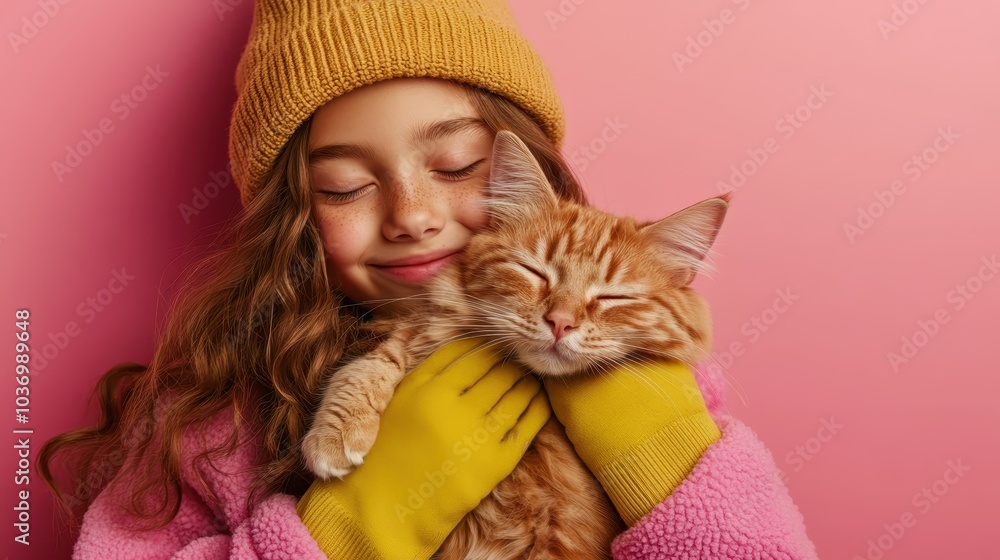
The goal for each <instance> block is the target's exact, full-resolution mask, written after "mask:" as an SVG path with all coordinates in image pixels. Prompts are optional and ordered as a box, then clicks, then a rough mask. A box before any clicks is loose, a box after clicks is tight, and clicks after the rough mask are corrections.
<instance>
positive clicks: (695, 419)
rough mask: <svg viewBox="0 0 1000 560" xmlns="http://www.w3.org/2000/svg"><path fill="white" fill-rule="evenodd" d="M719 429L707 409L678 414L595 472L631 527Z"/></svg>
mask: <svg viewBox="0 0 1000 560" xmlns="http://www.w3.org/2000/svg"><path fill="white" fill-rule="evenodd" d="M720 437H722V432H721V431H719V427H718V426H717V425H716V424H715V421H714V420H713V419H712V417H711V416H710V415H709V414H708V412H701V413H698V414H692V415H689V416H685V417H683V418H680V419H678V420H676V421H674V422H672V423H670V424H669V425H668V426H666V427H664V428H663V429H661V430H660V431H659V432H657V433H656V434H654V435H653V437H651V438H650V439H649V440H648V441H646V442H644V443H643V444H641V445H639V446H637V447H634V448H632V449H631V450H630V451H628V452H627V453H624V454H622V455H620V456H618V457H617V458H615V459H614V460H612V461H611V462H609V463H608V464H607V465H605V466H604V467H602V468H601V469H600V470H599V471H598V472H597V473H595V476H596V477H597V479H598V481H599V482H600V483H601V486H602V487H603V488H604V491H605V492H607V493H608V497H610V498H611V501H612V502H613V503H614V504H615V508H616V509H617V510H618V513H619V515H621V517H622V519H623V520H624V521H625V523H626V524H628V525H629V526H630V527H631V526H632V525H633V524H635V522H636V521H638V520H639V519H641V518H642V517H643V516H645V515H646V514H648V513H649V512H650V511H652V510H653V508H654V507H655V506H656V505H657V504H659V503H660V502H662V501H663V500H665V499H666V498H667V497H668V496H669V495H670V494H671V493H672V492H673V491H674V489H675V488H677V487H678V486H679V485H680V484H681V482H683V481H684V479H685V478H686V477H687V475H688V473H690V472H691V470H692V469H693V468H694V466H695V464H696V463H697V462H698V460H699V459H700V458H701V455H702V454H703V453H704V452H705V450H706V449H708V447H709V446H710V445H712V444H713V443H715V442H716V441H717V440H718V439H719V438H720Z"/></svg>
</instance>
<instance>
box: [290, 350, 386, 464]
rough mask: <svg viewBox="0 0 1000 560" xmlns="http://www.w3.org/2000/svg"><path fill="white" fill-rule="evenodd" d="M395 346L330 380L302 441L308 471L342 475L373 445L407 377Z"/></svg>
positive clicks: (353, 365)
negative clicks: (400, 386)
mask: <svg viewBox="0 0 1000 560" xmlns="http://www.w3.org/2000/svg"><path fill="white" fill-rule="evenodd" d="M393 346H395V345H391V344H386V345H383V346H380V347H379V348H378V349H376V350H375V351H374V352H372V353H370V354H368V355H366V356H363V357H361V358H359V359H357V360H354V361H353V362H351V363H349V364H347V365H346V366H344V367H343V368H341V369H340V370H339V371H337V372H336V373H335V374H334V375H333V377H332V378H331V379H330V383H329V384H328V385H327V387H326V389H325V390H324V392H323V400H322V402H321V403H320V406H319V409H317V411H316V416H315V418H314V419H313V423H312V426H311V427H310V429H309V432H308V433H307V434H306V437H305V439H303V441H302V455H303V457H304V459H305V463H306V467H307V468H308V469H309V470H310V471H312V472H313V473H314V474H316V476H318V477H319V478H322V479H324V480H326V479H329V478H330V477H334V476H335V477H338V478H339V477H343V476H344V475H346V474H347V473H349V472H351V471H352V470H353V469H354V468H355V467H356V466H358V465H360V464H361V463H362V461H363V460H364V457H365V455H367V454H368V451H369V450H371V448H372V445H373V444H374V443H375V436H376V435H378V426H379V419H380V418H381V415H382V411H383V410H385V407H386V405H388V404H389V400H390V399H392V394H393V392H394V391H395V389H396V385H397V384H399V382H400V380H402V378H403V376H404V375H405V374H406V363H405V355H398V354H397V353H396V352H394V351H393V350H395V349H394V348H393Z"/></svg>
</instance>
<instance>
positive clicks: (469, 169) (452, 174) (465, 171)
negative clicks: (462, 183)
mask: <svg viewBox="0 0 1000 560" xmlns="http://www.w3.org/2000/svg"><path fill="white" fill-rule="evenodd" d="M484 161H486V158H483V159H480V160H478V161H475V162H473V163H472V164H471V165H468V166H466V167H463V168H462V169H456V170H455V171H438V173H440V174H441V175H444V176H445V177H448V178H449V179H464V178H465V177H468V176H469V175H472V174H473V173H474V172H475V171H476V170H477V169H478V168H479V167H480V166H481V165H482V163H483V162H484Z"/></svg>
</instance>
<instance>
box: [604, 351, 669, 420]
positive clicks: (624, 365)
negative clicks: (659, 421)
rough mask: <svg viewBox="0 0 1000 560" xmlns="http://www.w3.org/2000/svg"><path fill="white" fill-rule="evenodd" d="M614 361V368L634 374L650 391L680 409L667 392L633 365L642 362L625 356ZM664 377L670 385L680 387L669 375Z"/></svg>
mask: <svg viewBox="0 0 1000 560" xmlns="http://www.w3.org/2000/svg"><path fill="white" fill-rule="evenodd" d="M614 363H615V367H616V368H620V369H624V370H625V371H627V372H630V373H633V374H635V376H636V377H638V379H639V380H640V381H642V382H643V383H644V384H646V385H647V386H649V388H650V389H652V391H653V392H654V393H656V394H658V395H660V396H661V397H663V400H664V401H666V402H669V403H670V404H671V405H672V406H673V407H674V408H675V409H676V410H680V408H679V407H678V405H677V403H676V402H674V400H673V399H671V398H669V393H667V392H666V391H665V390H664V389H663V388H662V387H660V386H659V385H656V384H655V383H653V381H652V380H650V379H649V378H647V377H646V375H644V374H642V373H641V372H639V370H638V369H637V368H636V367H635V365H633V364H637V365H641V364H642V362H639V361H636V360H632V359H628V358H626V359H624V360H615V362H614ZM664 379H665V380H666V381H667V382H668V383H670V384H671V385H672V386H674V387H675V388H677V389H680V388H681V385H679V384H677V383H676V382H674V381H672V380H671V379H670V378H669V377H664Z"/></svg>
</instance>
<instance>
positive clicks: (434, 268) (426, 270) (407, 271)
mask: <svg viewBox="0 0 1000 560" xmlns="http://www.w3.org/2000/svg"><path fill="white" fill-rule="evenodd" d="M461 251H462V250H461V249H442V250H440V251H433V252H430V253H424V254H422V255H413V256H410V257H405V258H402V259H395V260H391V261H387V262H385V263H382V264H371V265H370V266H371V267H372V268H373V269H375V270H378V271H379V272H382V273H385V274H388V275H391V276H392V277H394V278H395V279H397V280H403V281H404V282H408V283H412V284H423V283H425V282H427V281H428V280H430V279H431V278H433V277H434V275H435V274H437V273H438V272H439V271H440V270H441V269H442V268H444V267H445V266H446V265H447V264H448V263H450V262H451V261H453V260H454V259H455V257H456V256H457V255H458V254H459V253H460V252H461Z"/></svg>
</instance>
